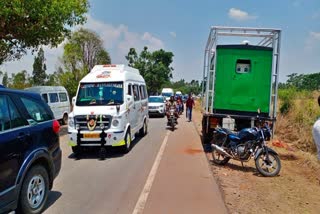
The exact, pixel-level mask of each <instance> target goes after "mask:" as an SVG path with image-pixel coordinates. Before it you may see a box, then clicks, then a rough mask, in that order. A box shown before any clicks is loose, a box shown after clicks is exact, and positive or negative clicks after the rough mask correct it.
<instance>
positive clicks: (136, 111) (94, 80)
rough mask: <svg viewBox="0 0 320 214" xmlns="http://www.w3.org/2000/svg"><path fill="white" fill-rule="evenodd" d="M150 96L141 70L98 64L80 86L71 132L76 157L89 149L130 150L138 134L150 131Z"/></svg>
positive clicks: (70, 119) (71, 121)
mask: <svg viewBox="0 0 320 214" xmlns="http://www.w3.org/2000/svg"><path fill="white" fill-rule="evenodd" d="M148 122H149V115H148V93H147V87H146V83H145V81H144V79H143V77H142V76H141V75H140V73H139V70H137V69H134V68H131V67H128V66H126V65H113V64H112V65H96V66H94V67H93V69H92V70H91V71H90V73H88V74H87V75H86V76H85V77H84V78H83V79H82V80H81V81H80V83H79V86H78V91H77V96H76V98H75V103H74V108H73V111H72V112H71V113H70V114H69V124H68V133H69V138H70V142H71V143H72V151H73V152H74V153H75V154H76V155H77V154H80V153H81V152H83V151H84V150H83V148H85V147H87V146H95V147H98V148H99V147H100V157H101V159H104V157H105V152H106V147H107V146H112V147H120V148H122V149H123V152H124V153H127V152H129V151H130V149H131V146H132V144H131V142H132V141H133V140H134V139H135V135H136V133H139V135H140V136H144V135H146V134H147V131H148Z"/></svg>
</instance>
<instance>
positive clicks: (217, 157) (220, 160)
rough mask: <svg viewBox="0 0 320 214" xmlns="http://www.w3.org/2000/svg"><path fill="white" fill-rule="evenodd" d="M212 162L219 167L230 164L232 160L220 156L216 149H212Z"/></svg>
mask: <svg viewBox="0 0 320 214" xmlns="http://www.w3.org/2000/svg"><path fill="white" fill-rule="evenodd" d="M211 154H212V161H213V162H214V163H215V164H218V165H225V164H226V163H228V162H229V160H230V158H229V157H227V156H224V155H222V154H220V153H219V152H218V151H217V150H216V149H215V148H212V152H211Z"/></svg>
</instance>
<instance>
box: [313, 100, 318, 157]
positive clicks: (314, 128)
mask: <svg viewBox="0 0 320 214" xmlns="http://www.w3.org/2000/svg"><path fill="white" fill-rule="evenodd" d="M318 105H319V107H320V96H319V97H318ZM312 135H313V140H314V143H315V144H316V147H317V152H318V160H320V118H318V119H317V121H316V122H315V123H314V125H313V128H312Z"/></svg>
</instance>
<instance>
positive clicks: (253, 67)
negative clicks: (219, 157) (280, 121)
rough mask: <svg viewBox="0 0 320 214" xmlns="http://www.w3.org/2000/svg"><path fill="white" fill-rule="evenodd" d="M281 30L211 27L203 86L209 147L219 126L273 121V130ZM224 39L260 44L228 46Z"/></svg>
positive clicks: (204, 132)
mask: <svg viewBox="0 0 320 214" xmlns="http://www.w3.org/2000/svg"><path fill="white" fill-rule="evenodd" d="M280 32H281V31H280V30H278V29H261V28H241V27H212V28H211V31H210V35H209V39H208V42H207V46H206V51H205V59H204V71H203V81H204V84H202V85H203V88H202V95H203V96H202V113H203V118H202V137H203V142H204V143H209V142H210V140H211V138H212V133H213V130H214V128H216V127H217V126H222V127H225V128H230V129H234V130H235V131H236V130H241V129H243V128H248V127H252V126H255V125H256V122H257V121H258V120H259V121H261V120H263V121H270V124H271V126H272V125H274V122H275V120H276V103H277V90H278V75H279V58H280ZM224 36H232V37H237V38H241V37H244V38H245V39H247V38H248V37H253V41H255V43H256V44H250V43H249V42H248V41H244V42H242V43H240V42H239V44H226V43H223V39H222V38H221V37H224ZM218 38H219V39H218ZM242 39H243V38H242ZM218 41H220V42H222V44H219V43H218ZM272 127H274V126H272Z"/></svg>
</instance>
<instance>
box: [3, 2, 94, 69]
mask: <svg viewBox="0 0 320 214" xmlns="http://www.w3.org/2000/svg"><path fill="white" fill-rule="evenodd" d="M0 8H1V9H0V64H2V63H3V61H7V60H13V59H16V58H20V57H21V56H22V55H23V54H25V53H26V51H27V49H31V50H35V49H37V48H38V47H39V46H40V45H51V46H53V47H55V46H57V45H58V44H60V43H61V42H62V41H63V40H64V39H65V38H66V37H67V36H69V34H70V29H71V27H73V26H75V25H78V24H83V23H84V22H85V21H86V17H85V14H86V13H87V12H88V8H89V3H88V0H59V1H52V0H42V1H21V0H1V1H0Z"/></svg>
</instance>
